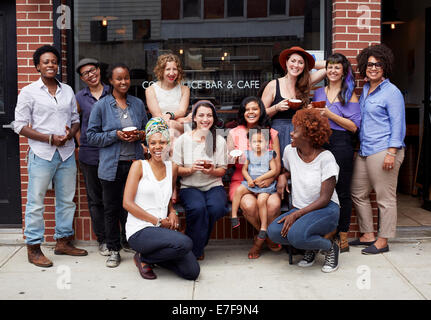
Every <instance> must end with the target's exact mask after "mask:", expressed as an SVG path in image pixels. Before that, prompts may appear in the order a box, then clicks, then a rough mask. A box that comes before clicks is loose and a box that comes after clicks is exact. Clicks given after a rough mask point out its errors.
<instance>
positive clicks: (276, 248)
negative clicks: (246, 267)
mask: <svg viewBox="0 0 431 320" xmlns="http://www.w3.org/2000/svg"><path fill="white" fill-rule="evenodd" d="M265 242H266V245H267V246H268V248H269V250H271V251H272V252H278V251H280V250H281V249H283V247H282V246H281V244H279V243H275V242H273V241H271V239H270V238H268V237H267V238H266V239H265Z"/></svg>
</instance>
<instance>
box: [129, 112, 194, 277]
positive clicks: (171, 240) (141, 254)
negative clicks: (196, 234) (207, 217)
mask: <svg viewBox="0 0 431 320" xmlns="http://www.w3.org/2000/svg"><path fill="white" fill-rule="evenodd" d="M145 134H146V140H147V143H148V151H149V153H150V156H151V157H150V159H149V160H140V161H135V162H134V163H133V164H132V166H131V168H130V171H129V176H128V177H127V182H126V187H125V189H124V197H123V206H124V208H125V209H126V210H127V211H128V212H129V214H128V217H127V224H126V234H127V240H128V242H129V244H130V246H131V247H132V248H133V249H134V250H135V251H136V254H135V256H134V257H133V260H134V261H135V264H136V266H137V267H138V270H139V273H140V274H141V276H142V277H143V278H144V279H156V278H157V276H156V274H155V273H154V272H153V270H152V266H151V265H152V264H158V265H159V266H162V267H165V268H166V269H169V270H172V271H173V272H175V273H176V274H178V275H179V276H180V277H183V278H184V279H188V280H195V279H196V278H197V277H198V276H199V272H200V267H199V264H198V263H197V261H196V258H195V256H194V255H193V253H192V251H191V250H192V247H193V242H192V240H191V239H190V238H189V237H187V236H186V235H184V234H182V233H181V232H176V231H177V230H178V226H179V224H178V216H177V213H176V211H175V210H174V208H173V205H172V201H170V200H171V195H172V189H173V188H172V186H173V183H175V181H176V176H177V170H178V167H177V165H176V164H173V163H172V162H171V161H164V159H165V157H166V153H167V151H168V150H169V149H168V145H169V131H168V126H167V124H166V122H165V121H164V120H163V119H162V118H152V119H150V121H148V123H147V125H146V127H145ZM168 212H169V214H168Z"/></svg>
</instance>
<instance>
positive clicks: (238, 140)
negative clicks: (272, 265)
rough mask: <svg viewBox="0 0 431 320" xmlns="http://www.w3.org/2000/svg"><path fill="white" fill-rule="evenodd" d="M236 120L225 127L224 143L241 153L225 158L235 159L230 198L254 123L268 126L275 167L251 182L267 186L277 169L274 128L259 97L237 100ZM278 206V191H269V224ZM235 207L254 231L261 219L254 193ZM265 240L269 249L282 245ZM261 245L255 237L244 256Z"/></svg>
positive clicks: (252, 255)
mask: <svg viewBox="0 0 431 320" xmlns="http://www.w3.org/2000/svg"><path fill="white" fill-rule="evenodd" d="M238 123H239V125H238V126H237V127H236V128H233V129H232V130H230V131H229V135H228V137H227V146H228V150H229V152H232V151H233V150H239V151H241V154H242V156H240V157H239V158H238V157H232V158H230V159H229V163H235V171H234V173H233V175H232V178H231V183H230V185H229V198H230V200H231V201H232V202H233V197H234V194H235V191H236V189H237V188H238V187H239V186H240V185H241V183H242V181H243V180H244V177H243V175H242V167H243V164H244V162H245V157H244V154H245V151H246V150H250V144H249V139H248V138H247V134H248V133H249V132H250V131H252V130H253V129H256V128H257V127H263V128H266V129H269V136H270V139H269V145H268V149H269V150H273V151H274V154H275V159H274V160H275V164H276V167H277V172H276V174H275V176H273V177H270V178H267V179H264V180H261V181H258V182H257V183H256V182H255V184H256V185H257V186H258V187H260V188H265V187H269V186H270V185H271V184H272V183H273V182H274V181H275V180H276V178H277V176H278V174H279V173H280V170H281V160H280V159H281V153H280V142H279V140H278V132H277V131H276V130H274V129H272V128H271V126H270V122H269V118H268V116H267V114H266V111H265V106H264V104H263V102H262V100H260V99H259V98H257V97H247V98H245V99H244V100H243V101H242V102H241V104H240V106H239V109H238ZM236 152H237V151H236ZM280 206H281V199H280V196H279V195H278V193H273V194H271V195H270V196H269V197H268V199H267V200H266V208H267V219H268V224H270V223H271V222H272V221H273V220H274V219H275V218H276V217H278V216H279V215H280ZM239 207H240V208H241V210H242V213H243V215H244V218H245V219H246V220H247V221H248V222H249V223H250V224H251V225H252V226H253V227H254V228H255V230H256V231H257V232H259V231H260V227H261V220H260V217H259V212H258V210H257V208H258V206H257V197H256V195H255V194H251V193H250V194H246V195H244V196H243V197H242V198H241V200H240V203H239ZM266 244H267V245H268V247H269V249H270V250H272V251H280V250H281V249H282V248H281V245H279V244H278V243H274V242H272V241H271V240H270V239H269V238H268V237H267V238H266ZM261 248H262V243H261V242H260V241H258V240H257V238H256V239H255V240H254V243H253V246H252V247H251V249H250V251H249V253H248V258H249V259H257V258H259V257H260V251H261Z"/></svg>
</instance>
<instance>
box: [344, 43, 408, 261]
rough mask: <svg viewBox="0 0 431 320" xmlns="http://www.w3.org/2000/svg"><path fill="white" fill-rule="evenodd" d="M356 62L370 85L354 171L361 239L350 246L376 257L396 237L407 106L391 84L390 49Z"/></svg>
mask: <svg viewBox="0 0 431 320" xmlns="http://www.w3.org/2000/svg"><path fill="white" fill-rule="evenodd" d="M357 61H358V69H359V72H360V74H361V76H362V77H364V78H365V77H366V78H367V83H366V84H365V85H364V89H363V91H362V95H361V98H360V99H359V104H360V107H361V119H362V121H361V127H360V131H359V139H360V142H361V147H360V150H359V156H358V157H357V158H356V160H355V165H354V169H353V177H352V200H353V204H354V206H355V209H356V212H357V215H358V222H359V230H360V232H361V233H363V235H362V236H361V237H360V238H359V239H356V240H354V241H352V242H350V243H349V244H350V245H359V246H367V248H365V249H363V250H362V253H363V254H377V253H382V252H387V251H389V246H388V238H392V237H394V236H395V229H396V226H397V181H398V171H399V169H400V166H401V163H402V162H403V159H404V147H405V145H404V137H405V135H406V121H405V105H404V98H403V96H402V94H401V92H400V90H399V89H398V88H397V87H396V86H395V85H393V84H392V83H391V82H390V81H389V79H388V76H389V75H390V73H391V71H392V66H393V61H394V55H393V53H392V51H391V50H390V49H389V48H388V47H386V46H385V45H375V46H371V47H368V48H365V49H364V50H362V51H361V53H359V55H358V57H357ZM373 189H374V190H375V192H376V200H377V205H378V208H379V211H380V214H379V219H380V223H379V230H378V231H379V232H378V238H377V240H376V238H375V236H374V227H373V214H372V209H371V203H370V197H369V194H370V192H371V190H373Z"/></svg>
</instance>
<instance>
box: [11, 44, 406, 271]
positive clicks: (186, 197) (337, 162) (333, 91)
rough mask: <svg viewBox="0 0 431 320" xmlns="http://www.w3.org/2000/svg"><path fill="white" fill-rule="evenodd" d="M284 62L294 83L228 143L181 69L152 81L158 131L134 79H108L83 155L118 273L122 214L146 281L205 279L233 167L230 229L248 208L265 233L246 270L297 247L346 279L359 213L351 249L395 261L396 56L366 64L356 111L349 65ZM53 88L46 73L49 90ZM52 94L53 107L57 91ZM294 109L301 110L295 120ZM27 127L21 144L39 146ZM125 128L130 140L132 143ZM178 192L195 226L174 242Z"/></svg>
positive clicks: (163, 59) (247, 105)
mask: <svg viewBox="0 0 431 320" xmlns="http://www.w3.org/2000/svg"><path fill="white" fill-rule="evenodd" d="M279 62H280V65H281V66H282V67H283V69H284V70H285V71H286V75H285V76H283V77H281V78H279V79H275V80H273V81H271V82H269V83H268V85H267V86H266V88H265V89H264V91H263V93H262V97H261V98H258V97H248V98H246V99H244V100H243V101H242V103H241V105H240V108H239V111H238V122H239V125H238V126H237V127H236V128H234V129H232V130H230V132H229V134H228V137H227V141H226V140H225V139H224V137H223V136H221V135H218V134H217V132H216V126H217V124H218V117H217V112H216V108H215V106H214V105H213V103H212V102H210V101H207V100H200V101H198V102H197V103H195V104H194V105H193V106H192V110H191V112H190V114H187V108H188V104H189V99H190V90H189V89H188V87H186V86H184V85H181V80H182V78H183V71H182V68H181V63H180V60H179V59H178V57H177V56H175V55H173V54H166V55H162V56H160V57H159V59H158V62H157V65H156V67H155V69H154V73H155V74H156V76H157V78H158V81H157V82H156V83H154V84H153V85H152V86H151V87H150V88H148V89H147V90H146V101H147V106H148V110H149V111H150V113H151V115H152V118H151V119H150V120H148V119H147V115H146V111H145V106H144V104H143V102H142V101H141V100H140V99H138V98H136V97H133V96H131V95H129V94H127V92H128V90H129V88H130V72H129V69H128V67H127V66H125V65H123V64H116V65H113V66H111V68H110V69H109V72H108V78H109V82H110V85H111V90H110V92H109V94H106V96H104V97H101V98H100V100H97V102H95V103H94V105H93V106H92V109H91V113H90V115H89V119H88V128H87V130H86V139H87V140H88V144H89V145H92V146H95V147H97V148H99V157H100V159H99V164H98V177H99V179H100V182H101V187H102V193H103V197H102V198H103V206H104V214H105V218H104V239H105V241H106V249H107V251H108V252H109V254H107V255H109V258H108V260H107V262H106V265H107V266H108V267H116V266H118V265H119V264H120V261H121V257H120V254H119V251H120V249H121V243H120V239H121V236H120V232H121V231H120V225H122V223H120V222H121V220H122V219H123V218H122V217H124V216H125V212H126V211H127V212H128V213H127V222H126V223H125V231H126V237H127V241H128V244H129V245H130V247H131V248H132V249H133V250H135V251H136V254H135V256H134V261H135V264H136V266H137V268H138V270H139V272H140V274H141V276H142V277H143V278H145V279H155V278H156V277H157V276H156V274H155V273H154V271H153V266H154V264H157V265H160V266H163V267H166V268H168V269H170V270H172V271H174V272H175V273H177V274H178V275H180V276H181V277H183V278H185V279H196V278H197V277H198V275H199V270H200V269H199V264H198V263H197V260H202V259H204V257H205V255H204V248H205V246H206V245H207V243H208V240H209V238H210V235H211V231H212V229H213V226H214V224H215V222H216V221H217V220H218V219H220V218H222V217H223V216H225V215H226V214H227V213H228V207H227V201H228V199H227V195H226V193H225V189H224V185H223V181H222V177H223V176H224V175H225V174H226V170H227V168H228V166H229V165H233V166H234V167H235V170H234V173H233V175H232V178H231V182H230V186H229V198H230V200H231V201H232V205H233V211H234V212H235V215H234V216H233V219H232V227H234V228H235V227H237V226H238V225H239V220H238V219H237V216H236V212H237V210H238V209H239V208H241V210H242V213H243V215H244V217H245V219H246V220H247V221H248V222H249V223H251V225H253V227H254V228H255V229H256V230H257V231H258V235H257V236H256V237H255V239H254V240H253V246H252V247H251V249H250V251H249V253H248V257H249V258H250V259H256V258H259V256H260V252H261V249H262V247H263V244H264V243H266V244H267V246H268V247H269V249H270V250H272V251H279V250H281V248H282V247H281V245H283V244H289V245H292V246H294V247H296V248H298V249H303V250H305V254H304V257H303V259H302V260H301V261H300V262H299V263H298V265H299V266H301V267H307V266H311V265H312V264H313V263H314V261H315V257H316V253H317V252H318V251H319V250H320V251H321V252H322V253H324V254H325V262H324V265H323V268H322V271H323V272H332V271H335V270H337V268H338V255H339V252H340V249H341V252H345V251H348V249H349V244H348V242H347V231H348V229H349V223H350V214H351V211H352V200H353V204H354V205H355V208H356V211H357V213H358V220H359V226H360V231H361V232H362V233H363V235H362V237H361V238H359V239H356V240H354V241H352V242H350V245H362V246H366V248H365V249H364V250H363V251H362V253H364V254H375V253H380V252H385V251H388V250H389V249H388V244H387V239H388V238H390V237H393V236H394V230H395V226H396V223H395V225H394V221H395V222H396V184H397V175H398V170H399V167H400V165H401V163H402V160H403V155H404V153H403V147H404V144H403V139H404V135H405V119H404V101H403V97H402V95H401V93H400V92H399V90H398V89H397V88H396V87H395V86H394V85H393V84H391V83H390V82H389V79H388V77H389V75H390V72H391V68H392V63H393V55H392V53H391V52H390V50H389V49H388V48H387V47H385V46H384V45H377V46H372V47H369V48H366V49H364V50H363V51H362V52H361V53H360V55H358V70H359V71H360V74H361V76H363V77H364V78H365V79H366V81H367V82H366V84H365V86H364V90H363V92H362V95H361V98H360V99H359V100H358V98H357V96H356V95H355V93H354V89H355V79H354V76H353V70H352V68H351V66H350V63H349V61H348V60H347V59H346V57H344V56H343V55H341V54H337V53H335V54H332V55H330V56H329V57H328V58H327V60H326V62H325V61H317V62H316V61H315V60H314V58H313V57H312V56H311V55H310V54H309V53H307V52H306V51H305V50H303V49H302V48H300V47H292V48H290V49H286V50H284V51H283V52H282V53H281V54H280V57H279ZM35 65H36V62H35ZM90 65H91V63H90ZM95 68H96V69H98V65H97V64H95ZM312 69H317V71H315V72H311V70H312ZM78 72H80V71H78ZM92 72H93V73H94V74H95V73H96V71H95V70H92ZM80 75H81V79H83V78H82V74H81V73H80ZM44 77H46V75H44V74H41V79H42V81H43V82H44V83H45V81H44V79H45V78H44ZM323 79H325V86H324V87H322V88H320V89H318V90H317V91H316V92H315V93H314V98H313V100H314V101H324V103H323V104H322V105H318V104H317V103H316V104H314V103H313V102H311V101H310V92H311V89H312V87H313V85H315V84H317V83H318V82H320V81H321V80H323ZM45 80H46V79H45ZM49 94H50V95H51V96H52V97H53V98H55V94H54V92H51V91H50V92H49ZM294 100H299V102H300V103H299V106H300V107H301V109H300V110H297V107H298V105H295V104H292V101H294ZM72 103H73V102H72ZM294 106H295V107H294ZM17 110H18V111H19V108H18V106H17ZM18 111H17V112H18ZM17 114H19V113H17ZM26 120H30V121H27V123H26V124H31V123H32V121H31V119H26ZM22 122H23V123H24V121H22ZM26 124H24V125H23V126H22V127H24V128H25V130H20V129H22V127H21V128H20V129H18V130H16V131H17V133H21V134H24V135H26V133H27V132H29V133H31V131H29V130H32V129H31V126H28V125H27V126H26ZM29 127H30V129H29ZM126 127H129V128H130V127H132V129H133V130H131V131H125V130H123V129H124V128H126ZM33 130H35V129H33ZM36 130H37V129H36ZM358 132H359V139H360V150H359V155H358V157H357V158H356V160H355V161H354V154H353V142H352V141H353V137H354V136H355V134H356V135H357V134H358ZM67 133H68V132H67ZM48 135H49V132H48ZM29 138H32V139H33V138H34V139H38V136H35V135H32V136H29ZM45 138H46V137H42V136H41V137H40V140H39V141H42V140H43V142H48V143H49V144H51V145H52V144H53V143H52V140H54V141H57V140H55V139H56V138H55V136H54V137H51V136H48V138H46V139H45ZM60 138H61V137H60ZM144 139H145V141H146V146H145V147H144V146H143V140H144ZM45 140H47V141H45ZM54 145H56V144H55V143H54ZM144 149H145V150H146V152H147V156H146V157H144ZM232 151H235V152H232ZM169 155H171V157H172V161H169V160H168V158H169ZM144 159H146V160H144ZM263 159H265V160H263ZM133 160H139V161H133ZM249 173H250V174H249ZM352 176H353V178H352ZM177 177H179V190H178V191H176V187H177ZM29 188H30V184H29ZM372 189H374V190H375V191H376V194H377V204H378V206H379V209H380V219H381V222H380V230H379V235H378V236H379V237H378V239H376V238H375V236H374V230H373V218H372V210H371V205H370V200H369V193H370V191H371V190H372ZM177 192H178V200H179V201H181V203H182V205H183V207H184V209H185V213H186V215H185V217H186V229H185V232H184V233H182V232H179V221H178V213H177V212H176V211H175V209H174V207H173V204H174V202H175V201H176V200H177V196H176V194H177ZM285 192H288V193H291V195H292V205H293V208H291V210H290V211H288V212H286V213H283V214H282V215H280V207H281V202H282V200H283V199H284V197H285ZM42 200H43V199H42ZM27 207H28V208H29V207H30V206H27ZM124 209H125V210H126V211H124ZM28 215H29V217H30V215H31V213H29V214H28ZM26 220H27V211H26ZM123 220H124V219H123ZM26 229H27V226H26ZM334 234H336V235H338V236H339V238H340V241H336V238H337V237H336V236H334Z"/></svg>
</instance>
